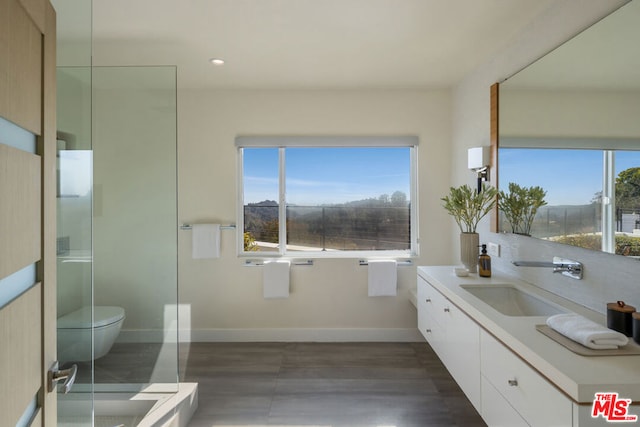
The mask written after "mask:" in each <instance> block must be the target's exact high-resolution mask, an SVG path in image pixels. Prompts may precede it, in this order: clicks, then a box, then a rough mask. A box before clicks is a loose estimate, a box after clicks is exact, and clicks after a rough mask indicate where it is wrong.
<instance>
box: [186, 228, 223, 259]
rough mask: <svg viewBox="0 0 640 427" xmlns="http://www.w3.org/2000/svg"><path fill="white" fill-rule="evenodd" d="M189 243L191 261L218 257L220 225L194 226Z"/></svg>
mask: <svg viewBox="0 0 640 427" xmlns="http://www.w3.org/2000/svg"><path fill="white" fill-rule="evenodd" d="M191 241H192V245H191V256H192V257H193V259H204V258H218V257H220V224H194V225H193V226H192V228H191Z"/></svg>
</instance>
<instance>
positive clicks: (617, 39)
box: [492, 2, 640, 257]
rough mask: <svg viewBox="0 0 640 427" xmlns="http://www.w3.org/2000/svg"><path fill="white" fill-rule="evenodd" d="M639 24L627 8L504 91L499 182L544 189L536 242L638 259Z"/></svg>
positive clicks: (636, 11) (636, 13)
mask: <svg viewBox="0 0 640 427" xmlns="http://www.w3.org/2000/svg"><path fill="white" fill-rule="evenodd" d="M638 22H640V2H630V3H628V4H626V5H625V6H623V7H621V8H620V9H618V10H617V11H615V12H614V13H612V14H611V15H609V16H608V17H606V18H604V19H603V20H601V21H600V22H598V23H596V24H595V25H593V26H592V27H591V28H588V29H587V30H585V31H584V32H582V33H581V34H579V35H578V36H576V37H574V38H573V39H571V40H570V41H568V42H566V43H565V44H563V45H562V46H560V47H559V48H558V49H556V50H554V51H553V52H551V53H549V54H548V55H546V56H545V57H543V58H541V59H540V60H538V61H536V62H535V63H533V64H531V65H530V66H529V67H527V68H525V69H524V70H522V71H520V72H519V73H517V74H515V75H514V76H512V77H511V78H509V79H508V80H507V81H505V82H504V83H502V84H500V91H499V101H498V102H497V104H498V105H499V107H495V113H497V115H498V117H499V120H492V123H493V122H496V123H497V122H499V126H495V125H494V126H495V127H494V128H493V129H494V132H495V131H496V129H497V137H495V138H494V140H495V147H494V150H497V158H498V159H499V162H498V167H499V168H498V172H497V174H498V175H497V182H498V183H499V189H500V190H502V191H507V189H508V185H509V183H512V182H513V183H517V184H518V185H520V186H526V187H532V186H540V187H542V189H543V190H545V191H546V195H545V201H546V205H545V206H542V207H541V208H540V209H539V210H538V213H537V215H536V217H535V220H534V222H533V226H532V228H531V231H530V235H531V236H533V237H537V238H542V239H547V240H550V241H554V242H559V243H565V244H570V245H575V246H580V247H583V248H588V249H595V250H602V251H606V252H610V253H616V254H619V255H625V256H634V257H640V120H638V117H640V74H639V73H638V72H637V70H638V69H640V49H637V44H638V42H639V41H640V25H638V24H637V23H638ZM493 95H496V96H497V89H496V90H495V91H493V90H492V96H493ZM497 223H498V224H497V226H498V231H505V232H511V229H510V227H509V224H508V223H506V222H505V219H504V214H502V213H501V214H500V215H499V216H498V220H497Z"/></svg>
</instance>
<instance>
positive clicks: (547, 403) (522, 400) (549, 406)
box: [480, 329, 573, 427]
mask: <svg viewBox="0 0 640 427" xmlns="http://www.w3.org/2000/svg"><path fill="white" fill-rule="evenodd" d="M480 359H481V364H480V372H481V373H482V377H483V386H484V387H483V396H482V397H483V399H482V414H483V416H484V413H485V406H487V410H486V412H487V413H489V412H492V413H493V412H494V411H493V410H492V409H491V408H492V407H495V406H496V402H494V401H491V400H489V399H487V398H486V397H485V394H491V393H495V392H497V393H498V395H499V396H500V397H501V398H502V401H503V402H501V403H500V404H499V405H501V406H504V407H508V406H511V407H512V408H513V409H515V410H516V411H517V413H518V414H519V415H520V416H521V417H522V418H523V420H524V421H525V422H526V423H527V424H528V425H531V426H541V427H552V426H571V425H572V423H573V415H572V411H573V407H572V402H571V400H570V399H568V398H567V397H566V396H565V395H564V394H562V393H561V392H560V391H559V390H558V389H556V388H555V387H554V386H553V385H551V384H550V383H549V382H548V381H547V380H546V379H544V378H543V377H541V376H540V375H539V374H538V373H537V372H536V371H535V370H534V369H532V368H531V367H530V366H529V365H527V364H526V363H525V362H523V361H522V359H520V358H519V357H518V356H516V355H515V354H513V353H512V352H511V350H509V349H508V348H507V347H505V346H504V345H503V344H502V343H500V342H499V341H498V340H496V339H495V338H494V337H493V336H491V335H490V334H489V333H487V332H486V331H485V330H484V329H483V330H481V331H480ZM491 388H493V389H494V390H491ZM505 415H506V414H505ZM509 420H511V415H509ZM485 421H487V422H489V421H488V420H487V419H486V418H485ZM511 422H513V421H509V422H506V420H501V419H500V417H499V416H498V417H497V419H495V420H492V423H491V424H490V425H511V424H510V423H511Z"/></svg>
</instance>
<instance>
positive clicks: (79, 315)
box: [58, 306, 124, 329]
mask: <svg viewBox="0 0 640 427" xmlns="http://www.w3.org/2000/svg"><path fill="white" fill-rule="evenodd" d="M122 319H124V309H123V308H122V307H111V306H98V307H94V310H93V327H94V328H97V327H100V326H106V325H110V324H112V323H115V322H118V321H120V320H122ZM91 326H92V323H91V307H82V308H80V309H78V310H76V311H73V312H71V313H69V314H65V315H64V316H62V317H59V318H58V329H80V328H91Z"/></svg>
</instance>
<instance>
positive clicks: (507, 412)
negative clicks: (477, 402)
mask: <svg viewBox="0 0 640 427" xmlns="http://www.w3.org/2000/svg"><path fill="white" fill-rule="evenodd" d="M481 381H482V382H481V387H482V411H481V412H482V419H483V420H484V421H485V422H486V423H487V425H488V426H491V427H528V426H529V424H527V422H526V421H525V420H524V419H523V418H522V417H521V416H520V414H518V411H516V410H515V409H513V408H512V407H511V405H510V404H509V402H507V401H506V399H505V398H504V397H502V395H501V394H500V393H498V390H496V389H495V387H494V386H493V385H492V384H491V383H490V382H489V381H488V380H487V379H486V378H485V377H482V378H481Z"/></svg>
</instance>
